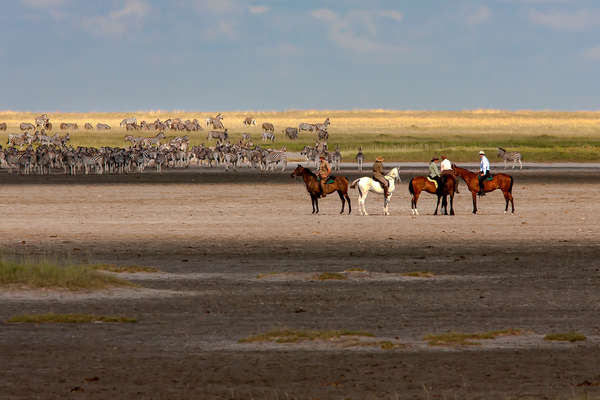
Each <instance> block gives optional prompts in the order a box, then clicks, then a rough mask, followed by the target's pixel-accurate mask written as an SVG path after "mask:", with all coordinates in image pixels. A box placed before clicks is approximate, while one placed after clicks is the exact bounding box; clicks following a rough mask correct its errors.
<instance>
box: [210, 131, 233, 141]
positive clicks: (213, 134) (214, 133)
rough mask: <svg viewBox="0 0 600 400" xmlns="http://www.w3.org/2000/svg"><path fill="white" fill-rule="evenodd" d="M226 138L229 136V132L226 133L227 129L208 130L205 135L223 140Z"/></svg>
mask: <svg viewBox="0 0 600 400" xmlns="http://www.w3.org/2000/svg"><path fill="white" fill-rule="evenodd" d="M228 138H229V134H228V133H227V129H225V130H224V131H223V132H220V131H208V134H207V135H206V139H217V140H222V141H225V140H227V139H228Z"/></svg>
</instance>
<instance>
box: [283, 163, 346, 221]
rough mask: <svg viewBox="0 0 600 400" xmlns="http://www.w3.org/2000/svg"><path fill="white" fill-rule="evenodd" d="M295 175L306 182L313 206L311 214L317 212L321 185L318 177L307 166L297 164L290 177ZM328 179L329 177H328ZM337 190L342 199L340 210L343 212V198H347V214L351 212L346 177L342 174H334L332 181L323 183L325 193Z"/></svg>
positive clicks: (344, 202)
mask: <svg viewBox="0 0 600 400" xmlns="http://www.w3.org/2000/svg"><path fill="white" fill-rule="evenodd" d="M295 176H301V177H302V179H303V180H304V183H305V184H306V190H307V191H308V194H310V199H311V201H312V206H313V214H318V213H319V196H320V195H321V185H319V179H318V178H317V176H316V175H315V174H313V173H312V172H311V171H310V170H309V169H308V168H304V167H303V166H302V165H300V164H298V166H297V167H296V169H295V170H294V172H292V178H293V177H295ZM328 180H329V179H328ZM333 192H337V193H338V195H339V196H340V200H342V211H340V214H343V213H344V206H345V204H346V201H345V200H348V214H350V213H351V212H352V205H351V204H350V197H349V196H348V179H346V178H345V177H343V176H336V177H335V180H334V181H333V183H326V184H325V194H329V193H333ZM344 198H345V200H344Z"/></svg>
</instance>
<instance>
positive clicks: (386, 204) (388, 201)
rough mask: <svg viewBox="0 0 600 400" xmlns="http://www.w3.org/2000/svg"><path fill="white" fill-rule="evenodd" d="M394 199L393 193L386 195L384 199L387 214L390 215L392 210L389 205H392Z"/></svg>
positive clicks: (384, 211)
mask: <svg viewBox="0 0 600 400" xmlns="http://www.w3.org/2000/svg"><path fill="white" fill-rule="evenodd" d="M391 200H392V194H391V193H390V194H389V196H388V197H384V200H383V213H384V214H385V215H390V211H389V207H390V201H391Z"/></svg>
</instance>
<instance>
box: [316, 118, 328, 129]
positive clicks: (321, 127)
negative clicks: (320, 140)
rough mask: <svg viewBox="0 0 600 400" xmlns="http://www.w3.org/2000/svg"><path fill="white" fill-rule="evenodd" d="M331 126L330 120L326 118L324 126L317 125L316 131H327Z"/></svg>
mask: <svg viewBox="0 0 600 400" xmlns="http://www.w3.org/2000/svg"><path fill="white" fill-rule="evenodd" d="M330 124H331V122H329V118H326V119H325V121H324V122H323V123H322V124H315V129H316V130H318V131H327V127H328V126H329V125H330Z"/></svg>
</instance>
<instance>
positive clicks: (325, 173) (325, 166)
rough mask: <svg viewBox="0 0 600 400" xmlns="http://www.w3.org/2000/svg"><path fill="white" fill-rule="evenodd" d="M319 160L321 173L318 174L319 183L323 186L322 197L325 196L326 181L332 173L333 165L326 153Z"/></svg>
mask: <svg viewBox="0 0 600 400" xmlns="http://www.w3.org/2000/svg"><path fill="white" fill-rule="evenodd" d="M319 160H320V162H321V164H320V165H319V173H318V175H317V176H318V177H319V185H320V186H321V197H325V182H327V178H328V177H329V174H331V166H330V165H329V163H328V162H327V160H326V159H325V156H324V155H321V156H320V157H319Z"/></svg>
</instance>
